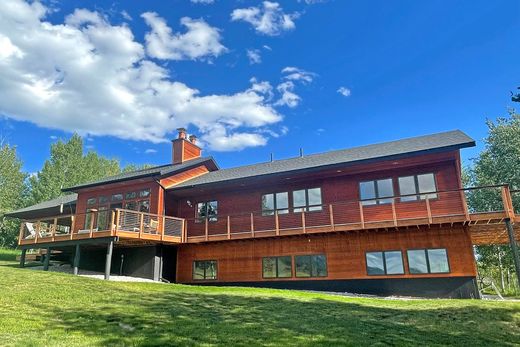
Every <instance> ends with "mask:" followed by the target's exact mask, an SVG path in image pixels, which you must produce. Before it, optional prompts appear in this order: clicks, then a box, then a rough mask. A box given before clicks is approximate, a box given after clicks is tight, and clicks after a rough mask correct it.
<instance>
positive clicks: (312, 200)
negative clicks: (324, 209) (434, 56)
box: [293, 188, 321, 212]
mask: <svg viewBox="0 0 520 347" xmlns="http://www.w3.org/2000/svg"><path fill="white" fill-rule="evenodd" d="M293 207H294V210H293V211H294V212H302V211H305V212H308V211H321V188H310V189H302V190H295V191H293Z"/></svg>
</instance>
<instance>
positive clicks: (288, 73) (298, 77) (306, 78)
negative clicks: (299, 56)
mask: <svg viewBox="0 0 520 347" xmlns="http://www.w3.org/2000/svg"><path fill="white" fill-rule="evenodd" d="M282 73H284V74H285V76H284V79H286V80H290V81H299V82H302V83H304V84H307V83H311V82H312V81H313V80H314V77H316V74H315V73H314V72H309V71H305V70H302V69H299V68H297V67H294V66H287V67H285V68H283V69H282Z"/></svg>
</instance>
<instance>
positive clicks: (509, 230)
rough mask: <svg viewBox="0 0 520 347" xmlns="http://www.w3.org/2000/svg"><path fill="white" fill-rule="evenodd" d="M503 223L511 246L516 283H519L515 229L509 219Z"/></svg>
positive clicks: (519, 257) (519, 256)
mask: <svg viewBox="0 0 520 347" xmlns="http://www.w3.org/2000/svg"><path fill="white" fill-rule="evenodd" d="M505 223H506V228H507V235H508V236H509V246H510V247H511V251H512V253H513V260H514V261H515V270H516V279H517V280H518V285H520V255H519V254H518V246H517V244H516V238H515V229H513V225H512V224H511V219H509V218H507V219H506V221H505Z"/></svg>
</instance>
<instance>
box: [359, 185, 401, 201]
mask: <svg viewBox="0 0 520 347" xmlns="http://www.w3.org/2000/svg"><path fill="white" fill-rule="evenodd" d="M359 195H360V198H361V201H362V204H363V205H365V206H366V205H376V204H390V203H392V199H384V198H391V197H393V196H394V186H393V183H392V179H391V178H386V179H382V180H376V181H367V182H360V183H359Z"/></svg>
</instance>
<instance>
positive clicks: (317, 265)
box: [294, 254, 327, 277]
mask: <svg viewBox="0 0 520 347" xmlns="http://www.w3.org/2000/svg"><path fill="white" fill-rule="evenodd" d="M294 267H295V269H296V277H327V257H326V256H325V255H323V254H317V255H297V256H295V257H294Z"/></svg>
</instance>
